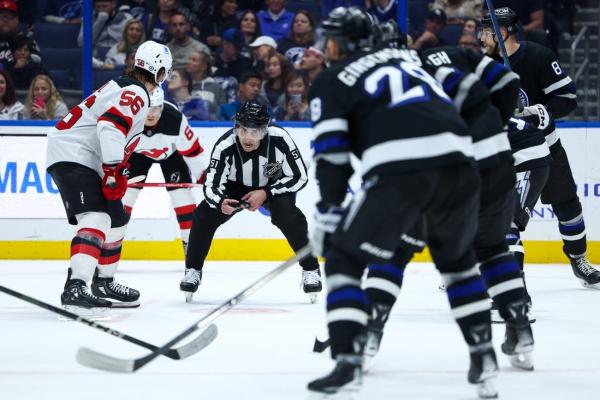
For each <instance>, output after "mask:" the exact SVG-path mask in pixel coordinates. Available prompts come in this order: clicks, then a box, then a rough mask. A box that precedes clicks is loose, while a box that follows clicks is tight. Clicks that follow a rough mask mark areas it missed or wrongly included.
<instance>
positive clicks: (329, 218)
mask: <svg viewBox="0 0 600 400" xmlns="http://www.w3.org/2000/svg"><path fill="white" fill-rule="evenodd" d="M343 217H344V209H343V208H342V207H339V206H333V205H329V206H325V205H322V204H317V210H316V212H315V216H314V222H315V226H314V229H313V231H312V235H311V238H310V241H311V244H312V249H313V254H314V255H315V256H324V255H325V253H326V252H327V249H328V247H329V239H330V237H331V235H332V234H333V232H335V230H336V229H337V227H338V225H339V223H340V222H341V220H342V218H343Z"/></svg>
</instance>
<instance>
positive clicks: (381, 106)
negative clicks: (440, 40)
mask: <svg viewBox="0 0 600 400" xmlns="http://www.w3.org/2000/svg"><path fill="white" fill-rule="evenodd" d="M323 28H324V33H325V37H326V52H327V56H328V59H329V60H330V62H332V66H331V67H330V68H328V69H327V70H325V71H323V72H322V73H321V74H320V75H319V76H318V77H317V79H316V80H315V82H314V83H313V85H312V87H311V91H310V108H311V119H312V121H313V130H314V135H315V141H314V149H315V155H314V160H315V163H316V177H317V180H318V183H319V188H320V194H321V199H320V201H319V203H318V204H317V210H316V214H315V229H314V233H313V236H312V242H313V246H314V250H315V251H316V253H318V254H321V255H324V256H325V258H326V264H325V274H326V279H327V289H328V296H327V320H328V328H329V335H330V340H331V354H332V357H333V358H334V359H335V361H336V366H335V368H334V370H333V371H332V372H331V373H330V374H328V375H326V376H324V377H323V378H321V379H317V380H315V381H312V382H310V383H309V385H308V388H309V390H311V391H314V392H320V393H325V394H327V393H335V392H337V391H339V390H345V389H349V388H351V387H352V386H355V385H357V384H359V383H360V377H361V372H362V363H363V347H364V344H365V338H366V336H365V333H366V326H367V321H368V319H369V313H370V311H371V310H370V307H369V301H368V298H367V296H366V294H365V292H364V290H363V289H362V288H361V282H360V279H361V277H362V274H363V272H364V270H365V268H366V266H367V264H369V263H378V264H384V265H385V263H386V262H387V261H389V260H390V259H391V257H392V256H393V255H394V252H395V250H396V248H397V247H398V246H399V245H400V237H401V235H402V234H403V233H405V232H408V231H409V230H410V229H411V228H412V227H413V226H414V225H415V224H416V223H417V222H418V221H419V220H420V219H421V218H422V217H425V219H426V221H427V222H426V227H427V239H428V241H429V243H430V249H431V253H432V256H433V259H434V261H435V264H436V267H437V268H438V269H439V270H440V271H441V273H442V275H443V276H444V278H445V279H446V281H447V282H448V292H447V293H448V299H449V302H450V306H451V309H452V313H453V315H454V317H455V318H456V321H457V323H458V325H459V327H460V329H461V331H462V334H463V337H464V339H465V341H466V342H467V344H468V345H469V349H470V355H471V368H470V370H469V375H468V380H469V382H470V383H473V384H478V385H479V389H480V395H482V396H490V397H491V396H495V395H496V394H497V393H496V391H495V389H493V388H492V387H491V386H493V385H492V382H493V380H494V377H495V375H496V373H497V364H496V356H495V353H494V350H493V347H492V342H491V325H490V300H489V297H488V295H487V292H486V287H485V283H484V281H483V279H482V278H481V276H480V275H479V271H478V270H477V268H476V266H475V264H476V260H475V254H474V251H473V248H472V244H473V237H474V234H475V231H476V224H477V217H476V216H477V213H478V209H479V185H480V182H479V177H478V174H477V170H476V168H475V163H474V159H473V153H474V150H473V144H472V140H471V136H470V133H469V130H468V128H467V126H466V125H465V123H464V121H463V120H462V119H461V117H460V115H459V114H458V113H457V111H456V108H455V106H454V105H453V104H452V100H451V99H450V98H449V97H448V96H447V95H446V94H445V93H444V91H443V89H442V88H441V86H440V85H439V84H438V83H437V82H436V81H435V79H434V78H432V77H431V76H430V75H428V74H427V73H426V72H425V71H424V70H423V68H422V66H421V62H420V58H419V55H418V54H417V53H416V52H415V51H414V50H408V49H391V48H385V49H379V50H368V49H367V47H366V46H367V42H368V40H369V38H370V36H371V22H370V19H369V17H368V16H367V15H366V14H365V13H364V12H362V11H361V10H360V9H358V8H341V7H340V8H336V9H334V10H333V11H332V12H331V13H330V15H329V18H328V19H327V20H326V21H325V22H324V23H323ZM432 115H435V118H431V116H432ZM351 154H354V155H356V156H357V157H358V158H359V159H360V163H361V174H362V179H363V182H364V184H363V188H362V190H361V191H360V192H359V193H357V194H356V195H355V196H354V198H353V200H352V201H351V203H350V204H349V205H348V206H347V207H343V206H342V203H343V202H344V198H345V195H346V187H347V182H348V179H349V177H350V176H351V174H352V173H353V169H352V166H351V163H350V155H351Z"/></svg>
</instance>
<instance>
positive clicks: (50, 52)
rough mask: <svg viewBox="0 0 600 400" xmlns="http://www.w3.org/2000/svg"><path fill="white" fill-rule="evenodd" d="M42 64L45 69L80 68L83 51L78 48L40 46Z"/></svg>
mask: <svg viewBox="0 0 600 400" xmlns="http://www.w3.org/2000/svg"><path fill="white" fill-rule="evenodd" d="M40 53H41V56H42V65H43V66H44V68H46V69H81V68H82V58H83V57H82V55H83V51H82V50H81V49H80V48H72V49H63V48H49V47H48V48H43V47H42V48H41V49H40Z"/></svg>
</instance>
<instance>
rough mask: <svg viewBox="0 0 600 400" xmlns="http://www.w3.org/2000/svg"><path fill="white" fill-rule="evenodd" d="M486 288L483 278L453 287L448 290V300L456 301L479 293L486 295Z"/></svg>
mask: <svg viewBox="0 0 600 400" xmlns="http://www.w3.org/2000/svg"><path fill="white" fill-rule="evenodd" d="M485 291H486V287H485V284H484V283H483V280H482V279H481V278H478V279H477V280H474V281H470V282H467V283H459V284H457V285H452V286H450V287H449V288H447V289H446V293H447V294H448V299H450V300H456V299H460V298H461V297H468V296H471V295H474V294H477V293H485Z"/></svg>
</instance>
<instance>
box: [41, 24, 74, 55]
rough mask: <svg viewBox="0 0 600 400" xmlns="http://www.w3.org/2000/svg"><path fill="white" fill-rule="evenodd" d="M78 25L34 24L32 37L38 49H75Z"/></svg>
mask: <svg viewBox="0 0 600 400" xmlns="http://www.w3.org/2000/svg"><path fill="white" fill-rule="evenodd" d="M79 29H80V25H72V24H47V23H43V22H40V23H37V24H35V27H34V31H33V37H34V38H35V41H36V42H37V44H38V45H39V46H40V48H42V49H43V48H45V47H49V48H65V49H66V48H75V47H77V35H79Z"/></svg>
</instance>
